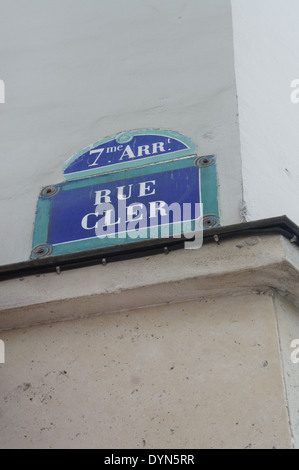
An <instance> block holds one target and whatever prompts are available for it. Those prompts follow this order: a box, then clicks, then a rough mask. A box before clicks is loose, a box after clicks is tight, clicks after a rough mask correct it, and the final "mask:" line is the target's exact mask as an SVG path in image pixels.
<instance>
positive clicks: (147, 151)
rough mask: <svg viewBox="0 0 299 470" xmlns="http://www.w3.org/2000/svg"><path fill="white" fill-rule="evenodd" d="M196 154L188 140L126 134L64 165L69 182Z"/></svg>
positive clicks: (166, 135) (157, 133) (151, 132)
mask: <svg viewBox="0 0 299 470" xmlns="http://www.w3.org/2000/svg"><path fill="white" fill-rule="evenodd" d="M192 154H196V149H195V145H194V144H193V142H192V141H191V140H190V139H188V138H187V137H185V136H183V135H181V134H178V133H175V132H171V131H161V130H155V129H150V130H145V129H143V130H137V131H131V132H123V133H122V134H118V135H115V136H112V137H109V138H107V139H104V140H101V141H99V142H96V143H95V144H92V145H90V146H89V147H87V148H85V149H84V150H82V151H81V152H79V153H77V154H76V155H74V156H73V157H72V158H70V159H69V160H68V161H67V162H66V163H65V165H64V176H65V178H66V179H68V180H69V179H76V178H83V177H85V176H92V175H95V174H100V173H107V172H111V171H118V170H124V169H126V168H132V167H134V166H141V165H148V164H150V163H157V162H161V161H169V160H172V159H174V158H178V157H184V156H189V155H192Z"/></svg>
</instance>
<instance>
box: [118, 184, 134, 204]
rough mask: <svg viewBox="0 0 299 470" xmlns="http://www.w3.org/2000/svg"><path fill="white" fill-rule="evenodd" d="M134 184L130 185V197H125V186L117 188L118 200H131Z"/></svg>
mask: <svg viewBox="0 0 299 470" xmlns="http://www.w3.org/2000/svg"><path fill="white" fill-rule="evenodd" d="M132 186H133V185H132V184H130V185H129V195H128V196H125V195H124V188H125V186H119V187H118V188H117V199H120V200H124V199H129V198H130V197H131V195H132Z"/></svg>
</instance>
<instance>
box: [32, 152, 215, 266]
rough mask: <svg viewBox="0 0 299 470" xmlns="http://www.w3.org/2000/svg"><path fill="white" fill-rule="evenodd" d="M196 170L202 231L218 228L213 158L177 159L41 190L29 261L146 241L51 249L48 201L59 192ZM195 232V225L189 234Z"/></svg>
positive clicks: (92, 241) (75, 244) (94, 242)
mask: <svg viewBox="0 0 299 470" xmlns="http://www.w3.org/2000/svg"><path fill="white" fill-rule="evenodd" d="M192 166H196V167H197V168H198V169H199V171H200V180H201V198H202V200H201V202H202V203H203V229H209V228H213V227H215V226H217V225H219V211H218V197H217V194H218V183H217V171H216V164H215V156H214V155H208V156H203V157H197V156H191V157H190V156H189V157H185V158H181V157H180V158H178V159H175V160H172V161H171V162H169V161H167V162H161V163H157V164H155V165H144V166H142V167H141V166H139V167H137V168H136V167H135V168H131V169H130V172H129V174H128V170H124V171H118V172H112V173H107V174H105V175H98V176H94V177H90V178H85V179H78V180H71V181H66V182H63V183H60V184H58V185H53V186H46V187H45V188H43V189H42V191H41V193H40V196H39V199H38V203H37V210H36V219H35V226H34V233H33V241H32V252H31V259H35V258H43V257H45V256H54V255H61V254H66V253H76V252H79V251H85V250H91V249H95V248H104V247H110V246H114V245H120V244H122V245H123V244H129V243H132V242H136V241H140V242H141V243H142V241H145V240H148V238H146V237H145V238H144V239H141V238H136V239H133V238H131V237H129V236H128V235H127V236H126V238H117V237H115V238H114V239H111V238H108V237H107V238H104V239H99V238H93V239H89V240H80V241H75V242H69V243H64V244H61V245H56V246H52V245H49V244H48V231H49V224H50V219H51V206H52V204H51V200H52V198H53V197H55V194H57V192H58V191H70V190H72V189H77V188H82V187H86V186H93V185H97V184H102V183H109V182H111V181H122V180H124V179H126V178H128V177H130V178H134V177H137V176H143V175H147V174H150V175H152V174H155V173H162V172H164V171H171V170H177V169H180V168H189V167H192ZM177 229H178V227H177V225H176V226H172V224H170V227H169V232H170V235H171V234H172V233H174V232H176V230H177ZM194 229H195V221H194V224H193V226H192V230H194ZM162 237H163V231H162V229H161V227H159V228H158V233H157V238H162Z"/></svg>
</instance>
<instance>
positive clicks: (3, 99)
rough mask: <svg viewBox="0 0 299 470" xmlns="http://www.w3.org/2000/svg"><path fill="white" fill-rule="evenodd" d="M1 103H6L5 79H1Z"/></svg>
mask: <svg viewBox="0 0 299 470" xmlns="http://www.w3.org/2000/svg"><path fill="white" fill-rule="evenodd" d="M0 103H2V104H3V103H5V86H4V81H3V80H0Z"/></svg>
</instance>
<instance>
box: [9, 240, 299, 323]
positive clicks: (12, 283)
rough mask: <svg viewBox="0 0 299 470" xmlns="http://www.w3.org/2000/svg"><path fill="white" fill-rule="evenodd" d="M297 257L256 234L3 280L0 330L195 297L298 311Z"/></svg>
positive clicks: (284, 244) (285, 244)
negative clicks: (261, 300) (264, 301)
mask: <svg viewBox="0 0 299 470" xmlns="http://www.w3.org/2000/svg"><path fill="white" fill-rule="evenodd" d="M298 285H299V250H298V247H296V246H294V245H293V244H292V243H290V242H289V241H288V240H286V239H285V238H284V237H282V236H279V235H263V236H256V237H242V238H237V239H233V240H232V239H230V240H226V241H224V242H221V243H220V244H219V245H218V244H216V243H215V244H211V243H209V244H206V245H204V246H203V247H202V248H201V249H199V250H179V251H175V252H173V253H170V254H169V255H164V254H162V255H155V256H152V257H149V258H141V259H134V260H127V261H122V262H118V263H112V264H108V265H107V266H102V265H99V266H92V267H88V268H80V269H76V270H71V271H66V272H62V273H61V274H56V273H55V274H53V273H51V274H43V275H38V276H36V275H35V276H30V277H26V278H19V279H12V280H7V281H3V282H2V283H1V284H0V297H1V304H0V329H1V330H5V329H11V328H18V327H28V326H31V325H35V324H41V323H51V322H55V321H61V320H66V319H73V318H78V317H82V316H89V315H97V314H103V313H110V312H117V311H122V310H129V309H132V308H142V307H148V306H153V305H161V304H166V303H172V302H181V301H186V300H195V299H199V298H202V297H215V296H224V295H238V294H242V293H247V292H256V293H264V292H267V291H271V290H272V289H275V290H277V291H278V292H279V293H280V294H281V295H283V296H285V297H287V298H288V299H289V300H290V301H291V302H292V303H294V304H295V305H299V289H298Z"/></svg>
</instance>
